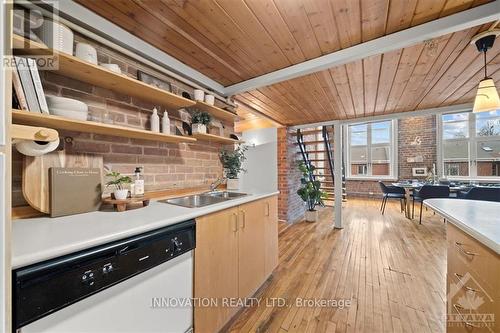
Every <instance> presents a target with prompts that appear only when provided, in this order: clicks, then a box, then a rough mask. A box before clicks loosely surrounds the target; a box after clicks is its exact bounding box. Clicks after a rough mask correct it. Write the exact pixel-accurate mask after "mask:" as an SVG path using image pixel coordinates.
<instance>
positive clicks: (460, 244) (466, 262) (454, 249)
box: [447, 223, 500, 296]
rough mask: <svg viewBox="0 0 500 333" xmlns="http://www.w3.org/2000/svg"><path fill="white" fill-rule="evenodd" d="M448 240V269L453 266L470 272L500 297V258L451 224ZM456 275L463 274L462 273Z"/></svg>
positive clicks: (484, 286) (448, 230) (448, 228)
mask: <svg viewBox="0 0 500 333" xmlns="http://www.w3.org/2000/svg"><path fill="white" fill-rule="evenodd" d="M447 239H448V262H449V264H448V267H450V264H451V265H452V266H453V267H454V268H455V269H457V268H458V269H460V270H461V271H462V272H463V273H465V272H470V273H471V274H473V276H475V277H477V278H478V279H479V280H480V281H481V285H482V286H483V288H486V289H488V290H490V291H494V292H495V296H499V295H500V290H498V289H499V288H498V287H499V279H498V277H499V276H500V258H499V256H498V255H497V254H496V253H494V252H493V251H491V250H490V249H488V248H487V247H485V246H484V245H482V244H481V243H479V242H478V241H476V240H475V239H473V238H472V237H470V236H469V235H467V234H465V233H464V232H462V231H461V230H459V229H458V228H457V227H455V226H453V225H451V224H450V223H448V227H447ZM454 273H459V274H462V273H461V272H460V271H458V272H454ZM483 284H484V285H483Z"/></svg>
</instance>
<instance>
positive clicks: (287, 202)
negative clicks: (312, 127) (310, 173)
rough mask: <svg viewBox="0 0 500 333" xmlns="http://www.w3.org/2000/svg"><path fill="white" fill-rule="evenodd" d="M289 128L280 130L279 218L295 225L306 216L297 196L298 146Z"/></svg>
mask: <svg viewBox="0 0 500 333" xmlns="http://www.w3.org/2000/svg"><path fill="white" fill-rule="evenodd" d="M294 143H295V137H293V136H292V135H291V134H290V132H289V131H288V129H287V128H284V127H283V128H279V129H278V189H279V191H280V194H279V196H278V217H279V219H280V220H284V221H287V222H290V223H293V222H295V221H297V220H299V219H301V218H302V217H303V216H304V212H305V205H304V202H303V201H302V199H300V197H299V196H298V195H297V193H296V192H297V190H298V189H299V187H300V176H301V173H300V171H299V170H298V164H297V156H298V155H297V151H298V149H297V146H296V145H295V144H294Z"/></svg>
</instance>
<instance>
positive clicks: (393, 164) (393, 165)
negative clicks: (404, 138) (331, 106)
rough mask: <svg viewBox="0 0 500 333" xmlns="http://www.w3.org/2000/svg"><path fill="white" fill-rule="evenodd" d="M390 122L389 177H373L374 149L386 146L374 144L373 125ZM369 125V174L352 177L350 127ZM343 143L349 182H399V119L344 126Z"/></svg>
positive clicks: (354, 123)
mask: <svg viewBox="0 0 500 333" xmlns="http://www.w3.org/2000/svg"><path fill="white" fill-rule="evenodd" d="M383 122H390V124H391V129H390V131H389V135H390V138H389V143H388V145H389V154H390V156H389V175H373V174H372V172H373V169H372V166H373V162H372V156H371V155H372V148H373V147H377V146H384V145H385V144H380V143H375V144H373V143H372V131H371V124H373V123H383ZM364 124H366V125H368V126H367V134H366V136H367V138H366V141H367V142H366V150H367V155H368V156H367V167H366V168H367V174H366V175H352V174H351V154H350V152H351V142H350V126H356V125H364ZM343 126H344V128H343V131H342V132H343V133H344V135H343V141H344V147H345V149H344V161H346V163H345V165H346V167H345V169H346V170H345V176H346V179H347V180H371V181H373V180H391V181H393V180H397V179H398V154H397V153H396V152H397V151H398V120H397V119H392V118H388V119H378V120H374V121H365V122H353V123H349V124H345V125H343Z"/></svg>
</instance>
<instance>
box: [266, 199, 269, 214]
mask: <svg viewBox="0 0 500 333" xmlns="http://www.w3.org/2000/svg"><path fill="white" fill-rule="evenodd" d="M266 216H269V202H266Z"/></svg>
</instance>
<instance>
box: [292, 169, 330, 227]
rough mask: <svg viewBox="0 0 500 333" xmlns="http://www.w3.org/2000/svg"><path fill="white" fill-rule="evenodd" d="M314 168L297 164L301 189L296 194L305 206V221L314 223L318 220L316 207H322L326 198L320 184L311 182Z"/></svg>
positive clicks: (316, 181)
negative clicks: (300, 175)
mask: <svg viewBox="0 0 500 333" xmlns="http://www.w3.org/2000/svg"><path fill="white" fill-rule="evenodd" d="M314 169H315V167H314V166H313V165H311V167H307V166H306V165H305V164H304V163H300V164H299V170H300V171H301V172H302V177H301V179H300V183H301V187H300V188H299V189H298V191H297V194H298V195H299V196H300V198H301V199H302V200H304V202H305V203H306V205H307V210H306V214H305V215H306V221H307V222H315V221H317V220H318V211H317V210H316V206H318V205H320V206H324V203H323V199H325V198H326V192H324V191H322V190H321V183H320V182H319V181H318V180H315V181H312V180H311V178H310V175H311V174H312V172H313V171H314Z"/></svg>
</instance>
